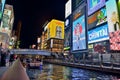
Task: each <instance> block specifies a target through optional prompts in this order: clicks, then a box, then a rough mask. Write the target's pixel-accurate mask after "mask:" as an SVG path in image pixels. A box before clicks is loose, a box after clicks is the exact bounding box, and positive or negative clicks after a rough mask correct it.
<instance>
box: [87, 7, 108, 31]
mask: <svg viewBox="0 0 120 80" xmlns="http://www.w3.org/2000/svg"><path fill="white" fill-rule="evenodd" d="M106 21H107V13H106V8H105V7H104V8H102V9H100V10H99V11H97V12H95V13H94V14H93V15H91V16H89V17H88V29H91V28H94V27H96V26H98V25H100V24H103V23H105V22H106Z"/></svg>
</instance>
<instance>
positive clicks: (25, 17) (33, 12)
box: [6, 0, 67, 48]
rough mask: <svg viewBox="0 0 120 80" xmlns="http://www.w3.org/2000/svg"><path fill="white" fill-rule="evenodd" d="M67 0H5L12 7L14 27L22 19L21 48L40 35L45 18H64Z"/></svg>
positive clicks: (35, 40) (34, 41) (32, 42)
mask: <svg viewBox="0 0 120 80" xmlns="http://www.w3.org/2000/svg"><path fill="white" fill-rule="evenodd" d="M66 1H67V0H7V1H6V3H7V4H11V5H13V7H14V13H15V21H14V29H16V26H17V23H18V21H19V20H21V21H22V29H21V37H20V40H21V45H20V47H21V48H28V47H29V45H31V44H34V43H37V37H38V36H41V33H42V29H41V27H42V25H43V24H44V23H45V22H46V20H51V19H53V18H54V19H59V20H62V21H63V20H64V14H65V3H66Z"/></svg>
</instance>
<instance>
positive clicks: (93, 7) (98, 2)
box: [87, 0, 105, 15]
mask: <svg viewBox="0 0 120 80" xmlns="http://www.w3.org/2000/svg"><path fill="white" fill-rule="evenodd" d="M87 1H88V15H91V14H92V13H94V12H95V11H97V10H99V9H100V8H101V7H103V6H105V0H87Z"/></svg>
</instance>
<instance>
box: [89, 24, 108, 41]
mask: <svg viewBox="0 0 120 80" xmlns="http://www.w3.org/2000/svg"><path fill="white" fill-rule="evenodd" d="M108 39H109V31H108V25H107V24H106V25H103V26H101V27H98V28H95V29H93V30H90V31H88V43H94V42H99V41H104V40H108Z"/></svg>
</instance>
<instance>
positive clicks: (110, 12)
mask: <svg viewBox="0 0 120 80" xmlns="http://www.w3.org/2000/svg"><path fill="white" fill-rule="evenodd" d="M106 10H107V17H108V26H109V32H114V31H117V30H120V23H119V17H118V11H117V4H116V0H108V1H107V2H106Z"/></svg>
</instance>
